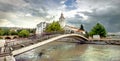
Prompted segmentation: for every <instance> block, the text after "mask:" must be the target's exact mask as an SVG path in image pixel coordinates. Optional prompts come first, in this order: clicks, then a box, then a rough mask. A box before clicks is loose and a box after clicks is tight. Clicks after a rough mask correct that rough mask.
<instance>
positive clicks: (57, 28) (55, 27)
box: [45, 22, 63, 32]
mask: <svg viewBox="0 0 120 61" xmlns="http://www.w3.org/2000/svg"><path fill="white" fill-rule="evenodd" d="M62 30H63V29H62V28H61V26H60V24H59V22H53V23H51V24H49V25H48V26H47V27H46V30H45V31H46V32H56V31H62Z"/></svg>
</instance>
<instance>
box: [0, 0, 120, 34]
mask: <svg viewBox="0 0 120 61" xmlns="http://www.w3.org/2000/svg"><path fill="white" fill-rule="evenodd" d="M61 12H63V14H64V16H65V18H66V20H65V21H66V23H67V25H72V26H75V27H79V26H80V24H83V25H84V27H85V29H86V30H87V31H89V30H90V29H91V28H92V27H93V26H94V25H95V24H96V23H98V22H99V23H101V24H103V25H104V26H105V28H106V29H107V31H108V32H120V1H119V0H0V27H27V28H29V27H36V24H38V23H39V22H41V21H47V22H52V21H53V20H56V21H57V20H58V19H59V17H60V14H61Z"/></svg>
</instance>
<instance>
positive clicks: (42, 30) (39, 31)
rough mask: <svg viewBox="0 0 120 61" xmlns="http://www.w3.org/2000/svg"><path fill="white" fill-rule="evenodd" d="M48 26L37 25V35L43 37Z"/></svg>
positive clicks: (41, 23)
mask: <svg viewBox="0 0 120 61" xmlns="http://www.w3.org/2000/svg"><path fill="white" fill-rule="evenodd" d="M46 26H47V23H46V22H40V23H39V24H37V28H36V35H41V34H42V33H43V32H44V30H45V28H46Z"/></svg>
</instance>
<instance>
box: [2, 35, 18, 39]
mask: <svg viewBox="0 0 120 61" xmlns="http://www.w3.org/2000/svg"><path fill="white" fill-rule="evenodd" d="M18 37H19V36H17V35H6V36H0V39H15V38H18Z"/></svg>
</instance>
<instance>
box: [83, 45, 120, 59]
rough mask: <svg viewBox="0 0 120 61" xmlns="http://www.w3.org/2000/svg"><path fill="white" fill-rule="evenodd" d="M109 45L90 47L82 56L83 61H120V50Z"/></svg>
mask: <svg viewBox="0 0 120 61" xmlns="http://www.w3.org/2000/svg"><path fill="white" fill-rule="evenodd" d="M116 48H118V46H110V45H109V46H108V45H105V46H103V45H89V46H88V49H87V50H86V51H85V53H84V54H83V55H82V56H81V58H82V61H120V58H119V57H120V55H119V54H120V48H119V49H116Z"/></svg>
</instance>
